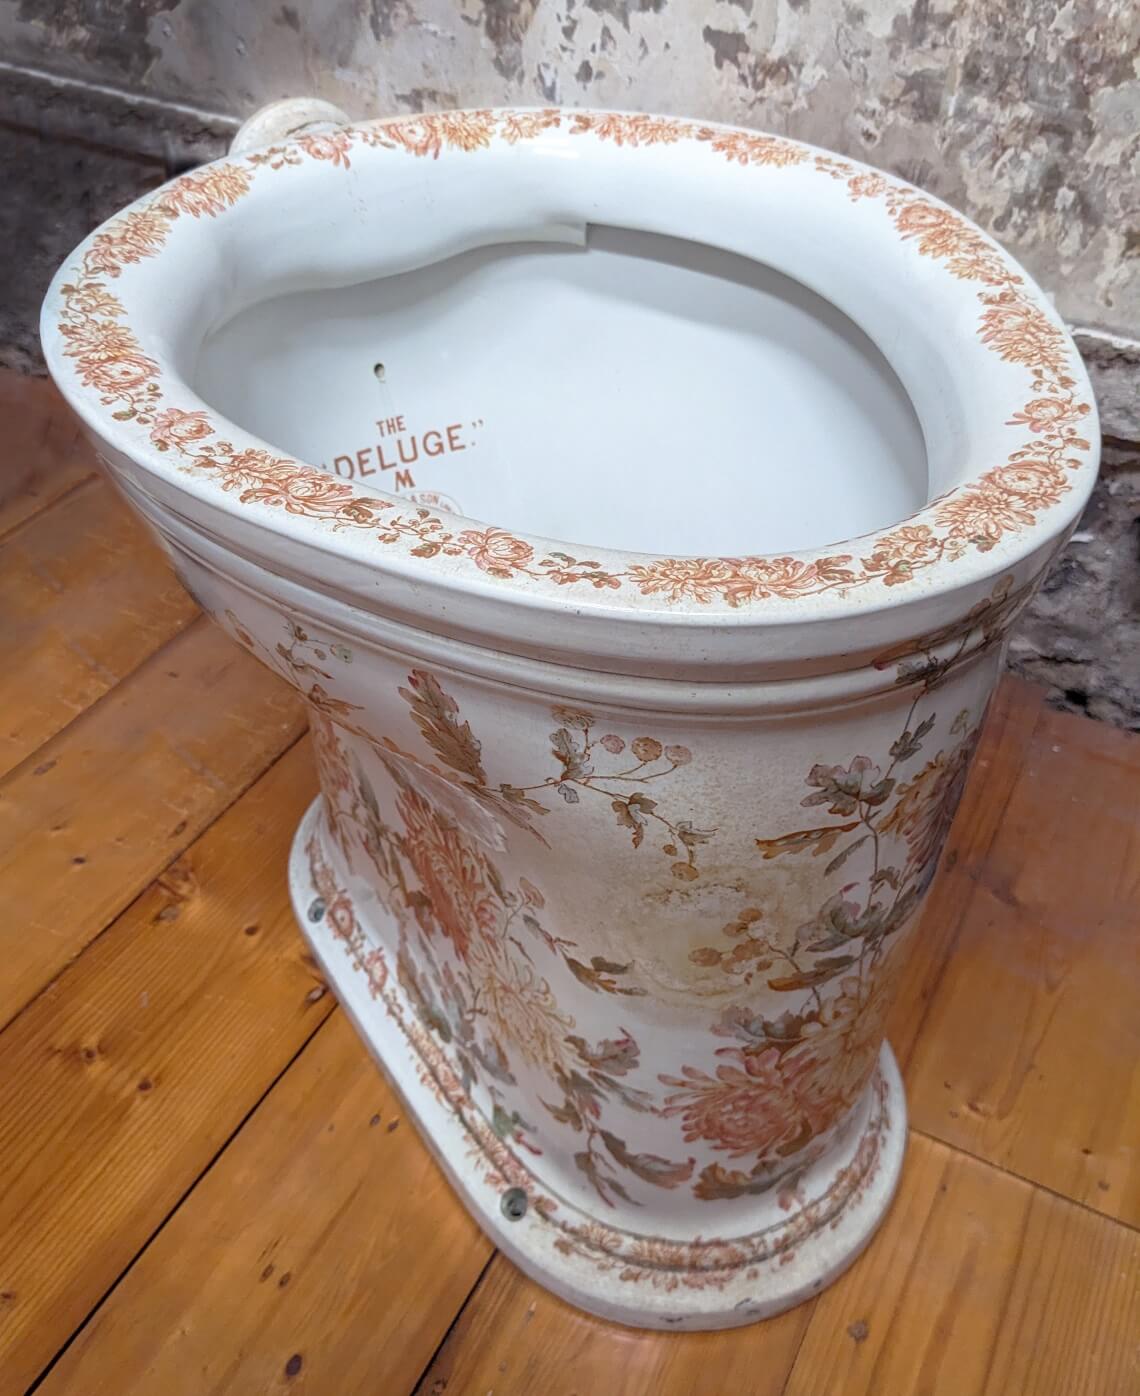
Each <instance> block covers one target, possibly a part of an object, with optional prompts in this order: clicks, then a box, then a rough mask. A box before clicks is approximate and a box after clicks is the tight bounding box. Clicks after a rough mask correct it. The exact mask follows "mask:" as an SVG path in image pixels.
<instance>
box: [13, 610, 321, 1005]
mask: <svg viewBox="0 0 1140 1396" xmlns="http://www.w3.org/2000/svg"><path fill="white" fill-rule="evenodd" d="M303 729H304V718H303V716H302V713H301V707H300V704H299V702H298V701H297V699H296V698H295V696H294V694H293V692H292V690H290V689H289V688H287V687H286V685H285V684H284V683H283V682H282V681H281V679H279V678H277V677H276V676H275V675H273V674H271V673H269V671H268V670H266V669H264V668H262V667H261V665H259V664H258V663H257V662H256V661H255V660H253V659H251V658H250V657H249V656H248V655H247V654H246V653H245V652H244V651H243V650H241V649H239V648H238V646H237V645H235V644H234V643H233V641H231V640H230V639H229V638H228V637H227V636H225V635H223V634H222V632H221V631H219V630H218V629H217V628H216V627H215V626H213V625H210V624H208V623H207V622H206V621H205V620H199V621H197V622H195V624H193V625H192V626H190V628H189V629H188V630H185V631H183V632H182V634H180V635H179V636H178V637H177V638H176V639H174V640H172V641H171V642H170V644H168V645H166V646H165V647H164V648H163V649H162V650H160V651H159V652H158V653H157V654H156V655H153V656H152V657H151V658H150V659H149V660H147V661H146V663H144V664H143V665H141V666H140V668H138V669H136V670H135V672H134V673H133V674H130V675H129V676H128V677H127V678H126V679H124V681H123V682H122V683H121V684H118V685H117V686H116V687H115V688H114V689H112V690H111V692H110V693H107V694H105V695H104V697H103V698H101V699H100V700H99V702H97V703H96V704H94V705H93V706H92V707H90V708H88V709H87V711H86V712H85V713H83V714H82V715H81V716H80V717H79V718H77V719H76V720H75V722H73V723H71V724H70V725H69V726H68V727H65V728H64V730H63V731H62V732H60V733H59V735H58V736H56V737H53V738H52V739H51V741H49V742H46V743H45V744H44V745H43V746H42V747H41V748H40V749H39V751H38V752H36V753H35V754H34V755H32V756H30V757H29V758H28V759H27V760H26V761H24V762H23V764H22V765H20V766H17V767H16V769H15V770H14V771H12V772H10V773H9V775H8V776H7V777H5V779H4V780H3V781H0V886H3V887H5V888H6V889H7V890H8V894H9V895H8V900H7V902H6V904H7V905H8V906H10V907H11V908H12V910H13V912H14V913H15V914H13V915H10V916H8V917H6V918H5V919H4V920H3V921H0V963H2V964H3V966H4V973H3V975H2V976H0V1025H2V1024H3V1023H4V1022H6V1021H7V1020H8V1019H9V1018H11V1017H12V1015H13V1014H14V1013H16V1012H18V1011H19V1009H20V1008H21V1007H22V1006H23V1005H24V1004H25V1003H26V1002H27V1001H28V1000H29V999H30V998H31V997H32V996H33V995H34V994H35V993H37V992H38V991H39V990H40V989H42V988H43V987H44V986H45V985H46V984H47V983H48V982H49V981H50V980H51V979H52V978H53V977H54V976H55V975H56V974H58V973H59V971H60V970H61V969H62V968H63V967H64V965H66V964H67V963H68V961H69V960H71V959H72V958H74V956H75V955H77V954H79V952H80V951H81V950H82V949H83V947H84V946H85V945H86V944H87V943H88V942H89V941H90V940H92V939H93V938H94V937H95V936H96V935H98V933H99V932H100V931H101V930H102V929H103V927H104V926H106V925H107V923H108V922H109V921H110V920H111V919H112V918H113V917H114V916H116V915H118V913H119V912H120V911H122V910H123V908H124V907H125V906H127V905H128V904H129V903H130V902H131V901H132V900H133V899H134V898H135V897H136V896H138V894H139V893H140V892H141V891H142V890H143V888H144V887H145V886H146V885H147V884H148V883H149V882H150V881H151V880H152V879H153V878H154V877H156V876H157V874H158V873H159V872H161V871H162V869H163V868H164V867H166V866H167V864H169V863H170V862H171V861H172V860H173V859H174V858H176V857H177V856H178V854H180V853H181V852H182V851H183V850H184V849H185V848H187V847H188V846H189V845H190V844H191V843H192V842H193V841H194V839H195V838H196V837H197V835H198V834H200V833H201V832H202V830H203V829H205V828H206V827H207V826H208V825H209V824H210V823H211V822H212V820H214V819H216V818H217V816H218V815H219V814H221V813H222V811H223V810H224V809H226V808H227V807H228V806H229V805H230V804H232V803H233V801H234V800H235V799H236V798H237V797H238V796H239V795H240V794H241V793H242V791H243V790H245V789H246V788H247V787H248V786H249V785H250V784H251V783H252V782H253V781H254V780H256V779H257V777H258V776H259V775H260V774H261V772H262V771H263V770H264V769H265V767H266V766H267V765H268V764H269V763H270V762H271V761H273V760H275V759H276V758H277V757H278V756H279V755H280V754H281V752H282V751H284V750H285V749H286V748H287V747H289V746H290V745H292V743H293V742H295V741H296V740H297V738H298V737H299V736H300V734H301V732H302V730H303Z"/></svg>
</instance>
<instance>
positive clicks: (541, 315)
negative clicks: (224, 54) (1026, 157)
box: [43, 110, 1096, 1328]
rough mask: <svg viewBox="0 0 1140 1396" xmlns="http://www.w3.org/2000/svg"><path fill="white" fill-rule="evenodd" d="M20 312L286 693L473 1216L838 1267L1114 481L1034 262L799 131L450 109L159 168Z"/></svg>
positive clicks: (641, 1276)
mask: <svg viewBox="0 0 1140 1396" xmlns="http://www.w3.org/2000/svg"><path fill="white" fill-rule="evenodd" d="M43 328H44V342H45V348H46V352H47V356H48V361H49V363H50V365H51V369H52V372H53V374H54V376H55V377H56V380H57V382H58V383H59V384H60V387H61V389H62V390H63V392H64V393H65V395H66V396H67V397H68V399H69V401H70V402H71V404H72V406H73V407H74V408H75V410H76V411H77V412H78V413H79V415H80V417H81V418H82V419H83V421H84V423H85V425H86V427H87V429H88V431H89V432H90V433H91V434H92V436H93V437H94V438H95V440H96V442H97V445H98V448H99V450H100V452H101V454H102V456H103V458H104V459H105V460H106V461H107V463H108V465H109V468H110V469H111V471H112V473H113V474H114V475H115V477H116V479H117V480H118V482H119V483H120V485H121V486H122V488H123V489H124V491H125V492H126V494H127V496H128V498H129V499H130V500H131V502H132V504H133V505H134V506H135V507H136V508H137V509H138V510H139V512H140V513H141V514H142V515H143V516H144V517H145V518H146V519H147V520H148V522H149V523H150V524H151V526H152V527H153V528H154V529H155V530H156V532H157V533H158V535H159V537H160V538H161V539H162V541H163V543H164V545H165V546H166V548H167V549H168V551H169V552H170V554H171V557H172V559H173V560H174V563H175V565H176V567H177V568H178V571H179V574H180V576H182V577H183V578H184V579H185V580H186V583H187V585H188V586H189V587H190V588H191V589H192V591H193V592H194V594H195V596H197V597H198V598H199V600H200V601H201V603H202V605H203V607H204V608H205V609H206V610H207V611H209V612H210V613H211V614H213V615H214V616H215V617H216V618H217V619H218V620H219V621H220V623H221V624H223V625H224V626H226V628H227V629H228V630H229V631H230V633H231V634H232V635H233V636H234V637H235V639H236V640H237V641H238V642H239V643H241V644H242V645H244V646H245V647H246V648H247V649H248V650H250V651H251V652H252V653H254V654H256V655H257V656H258V657H259V658H260V659H261V660H263V661H264V662H265V663H266V664H268V665H269V666H270V667H272V668H274V669H275V670H276V671H277V672H279V673H281V674H282V675H283V676H284V677H285V678H286V679H288V680H289V681H290V682H291V683H292V684H294V685H295V686H296V687H297V689H298V690H299V691H300V693H301V694H302V695H303V697H304V698H305V700H306V702H307V704H308V706H309V710H310V715H311V725H312V732H313V742H314V748H315V751H316V754H317V759H318V764H319V768H320V776H321V790H322V794H321V798H320V800H319V801H318V802H317V803H316V804H315V805H314V806H313V808H312V809H311V810H310V811H309V813H308V814H307V815H306V817H305V820H304V821H303V823H302V826H301V829H300V830H299V832H298V835H297V840H296V844H295V849H294V854H293V860H292V866H291V869H290V878H291V884H292V889H293V895H294V900H295V904H296V906H297V908H298V917H299V920H300V922H301V925H302V927H303V930H304V933H305V935H306V936H307V937H308V939H309V941H310V943H311V945H312V948H313V951H314V954H315V955H316V957H317V959H318V960H319V962H320V964H321V966H322V968H323V971H324V973H326V974H327V976H328V979H329V981H330V982H331V983H332V984H333V985H334V986H335V988H336V991H337V993H338V995H339V996H340V999H341V1001H342V1003H343V1004H344V1005H345V1007H346V1009H347V1010H348V1012H349V1013H350V1014H351V1016H352V1017H353V1019H354V1021H355V1022H356V1024H357V1026H358V1028H359V1029H360V1032H361V1034H362V1036H363V1037H364V1039H365V1040H366V1041H367V1043H368V1044H369V1046H370V1047H371V1049H372V1050H373V1051H374V1053H375V1054H376V1056H377V1058H378V1059H379V1060H380V1062H381V1063H382V1064H383V1066H384V1068H385V1069H386V1070H387V1072H388V1073H389V1074H390V1076H391V1077H392V1079H393V1080H394V1082H395V1083H396V1085H397V1086H398V1088H399V1089H400V1090H401V1092H402V1093H403V1095H404V1097H405V1099H406V1100H407V1101H408V1103H409V1106H410V1108H411V1109H412V1110H413V1112H414V1114H415V1116H416V1119H417V1121H418V1123H419V1126H420V1129H421V1131H422V1132H423V1134H424V1136H425V1138H426V1139H427V1141H428V1143H429V1144H430V1145H431V1147H432V1149H433V1152H434V1153H435V1155H436V1157H437V1159H438V1160H439V1161H440V1163H441V1164H442V1166H443V1167H444V1168H445V1170H446V1171H447V1173H448V1175H449V1177H450V1178H451V1180H452V1182H453V1184H454V1185H455V1187H456V1188H457V1190H458V1191H459V1193H460V1195H461V1196H462V1197H463V1199H464V1201H465V1202H466V1204H467V1205H468V1206H469V1207H470V1208H471V1210H472V1212H473V1213H474V1214H475V1216H476V1217H477V1218H478V1219H479V1221H480V1223H481V1224H482V1225H483V1226H484V1227H485V1229H486V1230H487V1231H488V1233H489V1234H490V1235H491V1236H492V1237H493V1238H494V1239H495V1241H496V1242H497V1243H498V1244H499V1245H501V1246H502V1247H503V1249H504V1250H505V1251H506V1252H507V1254H508V1255H510V1256H511V1257H512V1258H513V1259H515V1260H516V1261H517V1263H518V1264H519V1265H521V1266H522V1267H523V1268H524V1269H526V1270H527V1271H528V1272H529V1273H530V1274H532V1275H534V1276H535V1277H536V1278H537V1279H538V1280H540V1281H541V1282H542V1283H544V1284H546V1285H548V1286H549V1287H550V1288H552V1289H553V1290H555V1291H556V1292H557V1293H559V1294H561V1295H563V1296H564V1297H566V1298H568V1299H570V1300H571V1301H573V1302H575V1303H578V1304H580V1305H582V1306H583V1307H585V1308H588V1309H591V1310H592V1311H594V1312H596V1313H600V1314H602V1315H604V1316H606V1317H609V1318H613V1319H617V1320H619V1321H621V1322H625V1323H630V1324H638V1325H648V1326H668V1327H690V1328H710V1327H720V1326H728V1325H732V1324H737V1323H743V1322H751V1321H754V1320H755V1319H757V1318H762V1317H764V1316H766V1315H769V1314H773V1313H776V1312H778V1311H779V1310H781V1309H783V1308H786V1307H787V1306H788V1305H790V1304H793V1303H796V1302H797V1301H799V1300H801V1299H803V1298H805V1297H808V1296H809V1295H811V1294H814V1293H816V1292H817V1291H818V1290H819V1288H820V1287H821V1286H822V1285H823V1284H824V1283H826V1282H827V1281H828V1280H830V1279H831V1278H833V1277H834V1276H835V1275H836V1274H838V1273H839V1272H840V1271H841V1270H842V1269H843V1268H844V1267H845V1266H846V1265H848V1264H849V1263H850V1262H851V1260H852V1259H853V1258H854V1256H855V1255H857V1254H858V1252H859V1250H860V1249H861V1248H862V1247H863V1245H865V1244H866V1243H867V1241H868V1240H869V1238H870V1236H871V1234H872V1232H873V1231H874V1228H875V1227H876V1226H877V1224H878V1222H879V1221H880V1220H881V1218H882V1216H883V1214H884V1212H885V1210H886V1208H887V1206H888V1205H889V1202H890V1198H891V1195H892V1193H893V1190H894V1187H895V1184H896V1182H897V1178H898V1174H899V1169H900V1166H901V1160H902V1154H903V1145H904V1139H905V1107H904V1102H903V1094H902V1088H901V1084H900V1081H899V1076H898V1071H897V1068H896V1066H895V1064H894V1060H893V1058H892V1056H891V1054H890V1050H889V1048H888V1047H887V1046H886V1045H885V1044H884V1043H883V1025H884V1021H885V1017H886V1013H887V1011H888V1008H889V1005H890V1002H891V998H892V995H893V994H894V992H895V991H896V989H897V987H898V984H899V982H900V978H901V975H902V973H903V967H904V965H905V960H906V955H907V953H908V942H909V941H910V939H911V937H912V936H913V935H914V934H915V933H916V924H915V922H916V912H917V910H918V908H919V906H920V904H921V900H922V897H923V895H924V893H925V891H926V888H927V886H928V884H929V881H930V878H931V876H932V875H933V872H934V868H935V865H936V862H937V858H938V855H939V852H940V850H941V848H942V845H943V843H944V841H945V838H946V834H947V830H948V827H949V824H950V820H951V819H952V817H953V813H954V809H955V807H956V805H957V803H958V799H959V797H960V795H961V791H962V787H963V784H964V781H965V777H966V773H967V770H968V768H969V763H970V759H971V756H972V753H973V751H974V749H975V746H976V743H977V739H978V731H979V728H980V725H981V722H982V719H983V716H984V712H985V708H986V704H987V702H988V699H989V696H990V693H991V692H992V689H993V686H994V683H995V682H996V679H997V676H998V674H999V672H1000V668H1001V652H1002V641H1003V638H1004V636H1005V634H1006V632H1007V630H1008V628H1009V625H1010V623H1011V621H1012V619H1013V617H1014V616H1015V615H1016V613H1017V611H1018V609H1019V608H1020V607H1021V606H1022V605H1023V604H1024V603H1025V601H1026V599H1027V598H1028V596H1029V595H1030V593H1031V591H1032V589H1033V587H1034V586H1035V585H1036V584H1037V583H1038V582H1039V580H1040V578H1041V576H1042V575H1043V573H1044V571H1045V568H1046V567H1047V565H1048V563H1049V561H1050V559H1051V558H1052V556H1053V555H1054V554H1055V552H1056V550H1057V549H1058V547H1059V546H1060V545H1061V544H1062V543H1063V541H1064V539H1065V537H1066V536H1067V534H1068V532H1069V531H1070V530H1071V529H1072V527H1073V525H1074V523H1075V521H1076V519H1077V518H1078V517H1079V515H1080V512H1081V508H1082V506H1083V504H1084V501H1085V500H1086V499H1087V497H1088V494H1089V491H1090V489H1091V486H1092V481H1093V478H1094V475H1095V470H1096V449H1095V446H1094V445H1093V444H1091V443H1092V442H1093V441H1095V437H1096V426H1095V413H1094V409H1093V407H1092V403H1091V398H1090V395H1089V390H1088V384H1087V381H1086V378H1085V375H1084V372H1083V369H1082V367H1081V364H1080V361H1079V359H1078V357H1077V355H1076V352H1075V350H1074V349H1073V346H1072V344H1071V343H1070V341H1069V339H1068V337H1067V335H1066V334H1065V332H1064V329H1063V327H1062V326H1061V324H1060V322H1059V321H1058V320H1057V318H1056V316H1055V315H1054V313H1053V311H1052V309H1051V308H1050V306H1049V305H1048V302H1047V301H1046V299H1045V298H1044V297H1043V296H1042V295H1041V293H1040V292H1039V291H1038V290H1037V289H1036V288H1035V287H1034V286H1033V285H1032V283H1031V282H1030V281H1029V280H1028V278H1027V277H1026V276H1025V274H1024V273H1023V272H1022V271H1021V269H1020V268H1018V267H1017V266H1016V265H1015V264H1014V263H1013V262H1011V261H1010V259H1009V258H1008V257H1006V255H1005V254H1004V253H1003V252H1002V251H1001V249H1000V248H998V247H997V245H996V244H995V243H993V242H992V241H991V240H990V239H989V238H988V237H986V236H985V235H984V234H983V233H981V232H980V231H979V230H978V229H977V228H975V227H974V226H973V225H972V224H970V223H968V222H967V221H966V220H965V219H963V218H961V217H960V216H959V215H958V214H956V213H954V212H953V211H951V210H950V209H947V208H945V207H944V206H943V205H941V204H939V203H938V202H937V201H935V200H934V199H932V198H930V197H928V196H927V195H925V194H923V193H921V192H920V191H918V190H916V189H914V188H912V187H911V186H909V185H906V184H904V183H902V182H901V181H898V180H895V179H893V178H890V177H888V176H886V175H882V174H879V173H877V172H875V171H872V170H868V169H866V168H865V167H862V166H859V165H856V164H854V163H853V162H849V161H846V160H842V159H840V158H839V157H837V156H833V155H829V154H827V153H825V152H822V151H818V150H814V149H812V148H810V147H807V146H803V145H799V144H797V143H795V142H792V141H787V140H784V139H782V138H779V137H775V136H766V135H759V134H756V133H752V132H746V131H738V130H733V129H730V128H725V127H717V126H709V125H704V124H701V123H698V122H693V121H679V120H672V119H668V118H659V117H647V116H627V115H614V114H608V113H593V112H574V113H570V112H560V111H556V110H545V111H526V112H510V111H505V112H466V113H449V114H446V115H441V116H425V117H416V118H414V119H408V120H398V121H391V122H380V123H375V124H372V125H366V126H361V127H357V128H344V129H339V128H333V129H330V130H326V131H311V132H309V133H307V134H303V135H301V136H300V137H298V138H297V139H296V140H294V141H285V142H281V143H279V144H277V145H273V146H270V147H268V148H266V149H261V150H257V151H254V152H252V153H250V154H247V155H243V156H240V157H231V158H230V159H228V160H225V161H222V162H219V163H218V164H216V165H212V166H207V167H205V168H203V169H200V170H195V171H192V172H191V173H189V174H186V175H183V176H181V177H180V178H178V179H177V180H174V181H173V182H172V183H170V184H168V185H167V186H165V187H164V188H163V189H161V190H159V191H157V192H156V193H155V194H153V195H151V196H149V197H148V198H147V199H145V200H143V201H141V202H140V203H138V204H136V205H134V206H133V207H132V208H131V209H129V210H127V211H126V212H125V213H123V214H122V215H120V216H119V217H118V218H115V219H112V220H111V222H110V223H108V224H106V225H104V227H102V228H101V229H99V230H97V231H96V232H95V233H94V234H92V236H91V237H90V238H89V239H88V240H87V241H86V242H85V243H84V244H83V245H82V246H81V247H79V248H78V249H77V250H76V252H75V254H74V255H73V257H71V258H70V259H69V260H68V262H67V264H66V265H65V267H64V268H63V269H62V270H61V272H60V274H59V276H58V277H57V279H56V281H55V283H54V284H53V286H52V289H51V291H50V293H49V296H48V299H47V302H46V304H45V309H44V320H43ZM381 369H382V371H381ZM457 500H462V501H463V504H464V507H465V509H466V510H467V511H468V513H469V516H467V517H461V516H460V515H459V513H458V506H457V504H456V501H457ZM638 550H640V551H638ZM314 908H319V909H320V915H319V916H318V915H315V914H314V910H313V909H314ZM317 1185H319V1184H317V1183H315V1184H314V1186H317ZM506 1199H510V1201H509V1205H508V1202H507V1201H506Z"/></svg>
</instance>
